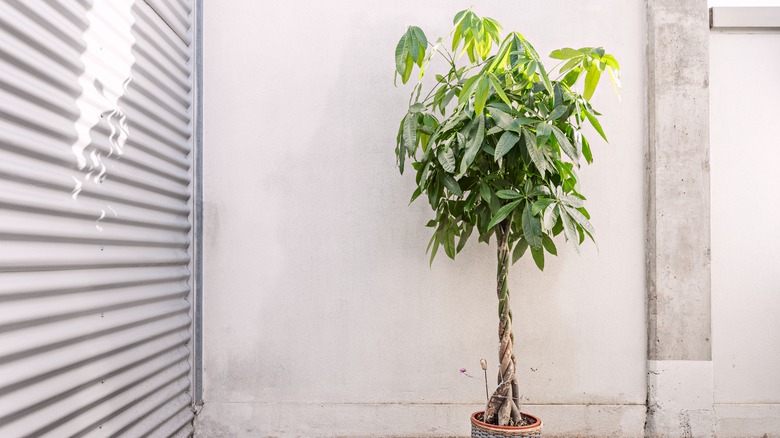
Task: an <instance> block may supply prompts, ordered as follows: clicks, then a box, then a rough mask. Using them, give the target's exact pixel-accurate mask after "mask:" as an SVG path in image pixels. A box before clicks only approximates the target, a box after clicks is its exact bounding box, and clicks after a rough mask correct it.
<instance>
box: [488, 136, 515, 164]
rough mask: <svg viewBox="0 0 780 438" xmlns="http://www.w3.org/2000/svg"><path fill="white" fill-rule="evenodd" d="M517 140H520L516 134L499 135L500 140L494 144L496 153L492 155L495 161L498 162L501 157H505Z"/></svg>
mask: <svg viewBox="0 0 780 438" xmlns="http://www.w3.org/2000/svg"><path fill="white" fill-rule="evenodd" d="M518 140H520V136H519V135H517V134H516V133H514V132H511V131H504V133H503V134H502V135H501V138H499V139H498V143H497V144H496V152H495V154H494V156H495V159H496V161H498V160H500V159H501V157H503V156H504V155H506V153H507V152H509V151H510V150H511V149H512V148H513V147H515V145H516V144H517V142H518Z"/></svg>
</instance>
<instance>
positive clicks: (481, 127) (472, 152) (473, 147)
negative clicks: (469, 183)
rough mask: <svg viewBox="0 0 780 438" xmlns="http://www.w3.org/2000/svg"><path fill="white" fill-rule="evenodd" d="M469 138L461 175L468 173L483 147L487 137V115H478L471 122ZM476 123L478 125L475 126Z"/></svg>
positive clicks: (461, 166)
mask: <svg viewBox="0 0 780 438" xmlns="http://www.w3.org/2000/svg"><path fill="white" fill-rule="evenodd" d="M471 125H472V126H471V129H470V130H469V138H468V141H467V142H466V152H465V153H464V154H463V158H462V159H461V161H460V175H461V176H462V175H463V174H465V173H466V170H468V168H469V166H470V165H471V163H473V162H474V158H476V156H477V153H478V152H479V149H480V148H481V147H482V141H483V140H484V138H485V116H478V117H477V118H476V119H475V120H474V121H472V123H471ZM475 125H476V126H475Z"/></svg>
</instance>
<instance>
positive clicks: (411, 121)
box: [403, 114, 417, 155]
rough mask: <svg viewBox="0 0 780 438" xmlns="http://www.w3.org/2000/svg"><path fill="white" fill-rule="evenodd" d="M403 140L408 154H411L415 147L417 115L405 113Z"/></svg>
mask: <svg viewBox="0 0 780 438" xmlns="http://www.w3.org/2000/svg"><path fill="white" fill-rule="evenodd" d="M403 141H404V146H405V147H406V150H407V151H408V152H409V155H413V154H414V149H415V148H416V147H417V115H415V114H407V115H406V117H405V118H404V132H403Z"/></svg>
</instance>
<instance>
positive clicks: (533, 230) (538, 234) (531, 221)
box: [515, 201, 542, 250]
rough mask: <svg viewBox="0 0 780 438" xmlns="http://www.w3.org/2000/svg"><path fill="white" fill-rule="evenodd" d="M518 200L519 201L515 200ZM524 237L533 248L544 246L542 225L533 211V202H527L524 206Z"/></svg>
mask: <svg viewBox="0 0 780 438" xmlns="http://www.w3.org/2000/svg"><path fill="white" fill-rule="evenodd" d="M515 202H517V201H515ZM522 225H523V238H524V239H525V240H526V241H527V242H528V244H529V245H530V246H531V249H532V250H533V249H539V248H541V246H542V226H541V223H540V222H539V219H537V218H536V217H534V215H533V213H532V212H531V204H530V203H528V202H526V204H525V208H523V224H522Z"/></svg>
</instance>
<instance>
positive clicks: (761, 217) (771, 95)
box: [710, 23, 780, 437]
mask: <svg viewBox="0 0 780 438" xmlns="http://www.w3.org/2000/svg"><path fill="white" fill-rule="evenodd" d="M778 25H779V26H780V23H778ZM779 49H780V31H775V32H760V33H755V32H753V33H745V32H719V31H713V33H712V34H711V38H710V60H711V71H710V103H711V109H710V115H711V132H710V147H711V159H712V185H711V188H712V307H713V310H712V328H713V333H712V336H713V344H712V345H713V366H714V383H715V387H714V402H715V411H716V417H717V424H716V433H717V434H718V436H721V437H744V436H762V435H763V434H764V433H767V434H768V436H774V437H777V436H780V377H778V376H780V346H778V333H780V269H778V266H780V229H778V227H777V222H778V221H777V217H778V214H780V203H779V202H778V201H780V196H778V191H777V188H778V186H780V176H778V172H777V162H778V160H780V150H779V149H778V141H777V135H776V134H775V131H776V127H777V124H778V120H780V110H778V107H777V104H776V102H778V101H780V89H778V88H777V86H776V81H777V72H778V71H780V58H778V57H777V56H776V54H777V53H778V50H779ZM764 436H767V435H764Z"/></svg>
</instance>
